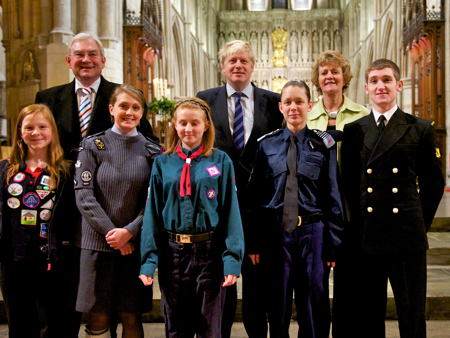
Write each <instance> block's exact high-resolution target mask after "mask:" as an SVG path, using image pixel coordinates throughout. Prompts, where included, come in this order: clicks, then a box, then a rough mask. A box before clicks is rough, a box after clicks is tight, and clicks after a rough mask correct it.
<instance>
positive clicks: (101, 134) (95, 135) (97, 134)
mask: <svg viewBox="0 0 450 338" xmlns="http://www.w3.org/2000/svg"><path fill="white" fill-rule="evenodd" d="M105 132H106V130H103V131H100V132H98V133H95V134H92V135H88V136H86V137H85V139H86V140H89V139H91V138H94V137H99V136H103V135H105Z"/></svg>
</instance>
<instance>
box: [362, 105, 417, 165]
mask: <svg viewBox="0 0 450 338" xmlns="http://www.w3.org/2000/svg"><path fill="white" fill-rule="evenodd" d="M403 114H404V113H403V112H402V111H401V110H400V109H397V110H396V112H395V113H394V115H392V117H391V118H390V120H389V123H388V124H387V125H386V128H385V129H384V132H383V135H382V136H381V138H380V139H379V140H378V142H377V143H376V144H375V147H374V148H373V151H372V153H371V155H370V157H369V161H368V164H370V163H372V162H373V161H375V160H376V159H378V158H379V157H380V156H381V155H383V154H384V153H386V152H387V151H388V150H389V149H390V148H391V147H392V146H393V145H394V144H395V143H397V142H398V140H399V139H400V138H402V137H403V135H404V134H405V133H406V131H407V130H408V128H409V125H408V122H407V121H406V119H405V117H404V115H403ZM373 121H374V123H375V120H374V119H373ZM375 128H376V127H375ZM377 132H378V131H377Z"/></svg>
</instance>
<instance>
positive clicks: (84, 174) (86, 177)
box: [81, 170, 92, 182]
mask: <svg viewBox="0 0 450 338" xmlns="http://www.w3.org/2000/svg"><path fill="white" fill-rule="evenodd" d="M81 180H82V181H83V182H90V181H91V180H92V174H91V172H90V171H88V170H86V171H83V172H82V173H81Z"/></svg>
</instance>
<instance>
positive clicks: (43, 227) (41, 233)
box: [39, 223, 48, 238]
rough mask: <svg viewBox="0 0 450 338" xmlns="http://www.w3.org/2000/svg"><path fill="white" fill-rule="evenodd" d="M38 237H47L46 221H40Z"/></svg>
mask: <svg viewBox="0 0 450 338" xmlns="http://www.w3.org/2000/svg"><path fill="white" fill-rule="evenodd" d="M39 237H41V238H47V237H48V223H41V231H39Z"/></svg>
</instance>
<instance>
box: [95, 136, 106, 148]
mask: <svg viewBox="0 0 450 338" xmlns="http://www.w3.org/2000/svg"><path fill="white" fill-rule="evenodd" d="M94 143H95V145H96V146H97V149H98V150H105V149H106V147H105V144H104V143H103V141H102V140H101V139H99V138H96V139H95V140H94Z"/></svg>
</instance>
